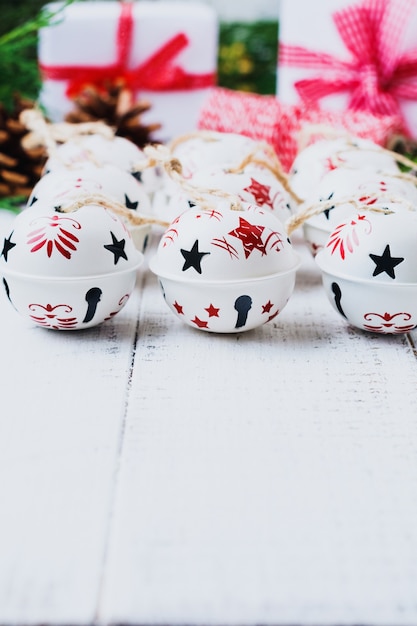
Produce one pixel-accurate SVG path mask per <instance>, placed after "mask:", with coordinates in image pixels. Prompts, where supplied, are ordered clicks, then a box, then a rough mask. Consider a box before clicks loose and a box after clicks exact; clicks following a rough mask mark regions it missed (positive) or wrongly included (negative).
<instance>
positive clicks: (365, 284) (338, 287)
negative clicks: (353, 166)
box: [316, 200, 417, 334]
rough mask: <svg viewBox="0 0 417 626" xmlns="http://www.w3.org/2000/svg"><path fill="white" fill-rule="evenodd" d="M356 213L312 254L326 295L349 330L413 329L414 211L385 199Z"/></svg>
mask: <svg viewBox="0 0 417 626" xmlns="http://www.w3.org/2000/svg"><path fill="white" fill-rule="evenodd" d="M357 209H358V210H357V212H356V214H355V215H354V216H350V217H349V219H348V220H346V221H345V222H342V223H341V224H339V225H338V226H337V227H336V228H335V230H334V231H333V232H332V233H331V235H330V237H329V240H328V243H327V245H326V247H325V248H324V249H323V250H321V251H320V252H319V253H318V254H317V256H316V261H317V263H318V266H319V267H320V269H321V271H322V276H323V284H324V288H325V291H326V293H327V296H328V298H329V300H330V303H331V304H332V306H333V307H334V309H335V310H336V311H337V312H338V313H339V314H340V315H341V316H343V317H344V318H345V319H346V320H347V321H348V322H349V323H350V324H352V325H353V326H356V327H357V328H360V329H363V330H367V331H371V332H376V333H384V334H398V333H406V332H408V331H410V330H411V329H413V328H414V327H415V326H416V325H417V271H416V268H417V249H416V246H415V240H416V237H417V213H416V212H415V211H413V210H410V206H409V204H408V203H406V202H403V203H401V202H397V203H392V202H385V201H384V200H383V201H382V202H381V203H379V204H378V205H374V206H373V207H372V208H371V207H369V206H365V205H364V206H362V207H361V206H359V207H357Z"/></svg>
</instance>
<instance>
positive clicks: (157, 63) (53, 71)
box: [40, 2, 215, 97]
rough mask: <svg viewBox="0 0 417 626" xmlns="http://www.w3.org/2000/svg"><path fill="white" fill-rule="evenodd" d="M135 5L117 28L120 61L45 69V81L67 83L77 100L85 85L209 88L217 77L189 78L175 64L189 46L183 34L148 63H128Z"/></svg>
mask: <svg viewBox="0 0 417 626" xmlns="http://www.w3.org/2000/svg"><path fill="white" fill-rule="evenodd" d="M133 25H134V23H133V15H132V3H130V2H128V3H124V2H122V3H121V13H120V18H119V23H118V27H117V41H116V46H117V60H116V62H115V63H112V64H111V65H105V66H90V65H67V66H62V65H44V64H40V70H41V72H42V75H43V78H44V79H52V80H67V81H68V85H67V89H66V95H67V96H69V97H73V96H76V95H77V94H78V93H79V92H80V91H82V89H83V88H84V87H85V86H86V85H96V86H98V87H100V86H104V85H105V84H106V83H112V82H113V83H114V82H120V83H122V84H124V85H127V86H128V87H130V88H131V89H132V90H134V91H135V90H138V89H142V90H149V91H171V90H179V89H199V88H203V87H210V86H212V85H213V84H214V82H215V75H214V74H213V73H208V74H190V73H187V72H185V71H184V70H183V69H182V68H180V67H179V66H177V65H173V64H172V61H173V60H174V59H175V57H176V56H177V55H178V54H179V53H180V52H181V51H182V50H183V49H184V48H185V47H186V46H187V45H188V38H187V36H186V35H185V34H184V33H179V34H178V35H175V36H174V37H172V38H171V39H170V40H169V41H168V42H167V43H165V44H164V45H163V46H161V48H159V49H158V50H157V51H156V52H154V54H152V55H151V56H150V57H149V58H148V59H146V61H144V62H143V63H140V64H139V65H137V66H136V67H135V68H133V69H128V62H129V56H130V50H131V46H132V38H133Z"/></svg>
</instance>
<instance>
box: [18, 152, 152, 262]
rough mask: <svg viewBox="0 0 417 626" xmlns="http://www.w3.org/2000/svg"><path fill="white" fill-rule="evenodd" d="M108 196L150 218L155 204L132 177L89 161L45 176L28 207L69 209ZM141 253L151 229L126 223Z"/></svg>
mask: <svg viewBox="0 0 417 626" xmlns="http://www.w3.org/2000/svg"><path fill="white" fill-rule="evenodd" d="M97 194H98V195H103V196H107V197H108V198H110V199H114V200H116V201H117V202H119V203H120V204H122V205H124V206H125V207H126V208H127V209H130V210H132V211H137V212H140V213H141V214H143V215H150V213H151V211H152V207H151V200H150V197H149V195H148V193H147V192H146V190H145V187H144V185H143V184H142V183H141V182H139V181H138V180H137V179H136V178H135V177H134V176H132V174H129V173H128V172H126V171H124V170H121V169H120V168H118V167H116V166H115V165H109V164H103V165H94V164H93V163H91V162H89V161H87V162H82V163H79V164H77V166H76V167H73V168H71V169H65V168H64V169H57V170H54V171H52V172H49V173H48V174H45V175H44V176H43V177H42V178H41V179H40V180H39V181H38V182H37V183H36V185H35V186H34V188H33V189H32V193H31V195H30V197H29V199H28V203H27V205H28V207H32V206H35V205H36V204H37V203H38V202H40V203H42V204H43V205H48V204H49V205H52V206H53V207H55V208H59V207H61V206H63V205H64V206H65V205H67V204H70V203H71V202H73V201H75V200H77V199H78V198H80V197H82V196H88V195H89V196H94V195H97ZM126 223H127V225H128V227H129V229H130V231H131V234H132V237H133V240H134V243H135V245H136V247H137V248H138V250H140V251H143V250H144V248H145V247H146V241H147V237H148V235H149V232H150V229H151V227H150V225H148V224H145V225H140V226H131V225H130V224H129V222H128V221H126Z"/></svg>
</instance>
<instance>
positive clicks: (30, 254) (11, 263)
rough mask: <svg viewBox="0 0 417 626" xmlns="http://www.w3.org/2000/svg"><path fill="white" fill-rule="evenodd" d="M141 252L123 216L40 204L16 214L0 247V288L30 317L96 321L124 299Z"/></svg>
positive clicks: (67, 322) (75, 325)
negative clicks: (64, 211)
mask: <svg viewBox="0 0 417 626" xmlns="http://www.w3.org/2000/svg"><path fill="white" fill-rule="evenodd" d="M142 260H143V255H142V254H141V253H140V252H139V251H138V250H137V249H136V248H135V246H134V244H133V241H132V239H131V236H130V233H129V231H128V230H127V228H126V226H125V224H124V223H123V222H122V220H121V219H120V218H119V217H118V216H117V215H115V214H114V213H113V212H112V211H110V210H108V209H105V208H103V207H102V206H98V205H93V204H92V205H88V206H81V207H80V208H79V209H77V210H74V211H72V212H70V213H59V212H56V211H53V210H50V209H49V210H48V209H45V207H43V206H41V205H38V207H36V208H35V207H31V208H28V209H25V210H24V211H22V213H20V214H19V215H18V216H17V217H16V218H15V220H14V222H13V224H12V226H11V230H10V233H9V234H8V235H7V236H6V237H5V238H4V242H3V248H2V251H1V253H0V275H1V278H2V283H3V288H4V291H5V293H6V295H7V297H8V299H9V300H10V302H11V304H12V305H13V306H14V308H15V309H16V310H17V311H18V312H19V313H21V314H22V315H23V316H24V317H26V318H27V319H29V320H30V321H31V322H33V323H35V324H38V325H40V326H43V327H45V328H52V329H58V330H64V329H66V330H75V329H83V328H89V327H90V326H95V325H97V324H99V323H101V322H103V321H104V320H106V319H109V318H111V317H113V316H114V315H115V314H116V313H118V312H119V311H120V310H121V309H122V308H123V306H124V305H125V303H126V302H127V300H128V298H129V296H130V294H131V292H132V290H133V288H134V285H135V281H136V270H137V268H138V267H139V265H140V264H141V263H142Z"/></svg>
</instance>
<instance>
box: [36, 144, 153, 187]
mask: <svg viewBox="0 0 417 626" xmlns="http://www.w3.org/2000/svg"><path fill="white" fill-rule="evenodd" d="M86 162H87V163H92V164H93V165H98V166H100V165H114V166H116V167H118V168H119V169H121V170H124V171H125V172H129V173H134V175H135V176H137V178H138V180H140V181H141V182H142V183H143V185H144V188H145V190H146V192H147V193H149V194H152V193H154V192H155V191H156V190H157V189H158V188H159V187H160V184H161V177H160V175H159V173H158V170H157V169H156V168H146V169H144V170H143V171H138V164H143V163H145V162H146V157H145V155H144V153H143V152H142V150H140V149H139V148H138V147H137V146H136V145H135V144H134V143H133V142H132V141H129V140H128V139H125V138H124V137H111V138H108V137H104V136H103V135H100V134H95V135H82V136H81V135H80V136H77V137H74V138H72V139H69V140H68V141H66V142H65V143H63V144H61V145H58V147H57V148H56V150H55V151H54V153H53V154H52V155H51V156H50V157H49V158H48V160H47V162H46V164H45V167H44V173H45V174H46V173H48V172H53V171H55V170H57V169H62V168H67V169H71V168H77V167H79V165H80V164H83V163H86Z"/></svg>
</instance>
